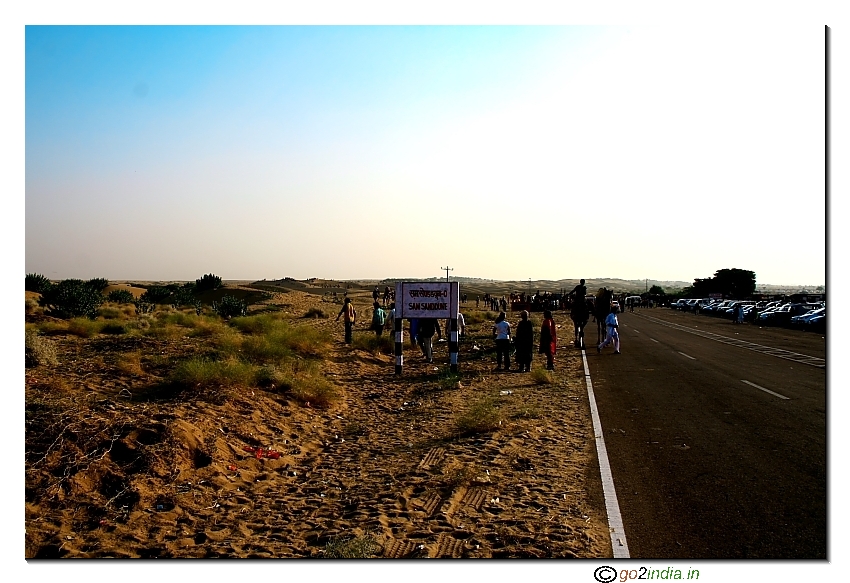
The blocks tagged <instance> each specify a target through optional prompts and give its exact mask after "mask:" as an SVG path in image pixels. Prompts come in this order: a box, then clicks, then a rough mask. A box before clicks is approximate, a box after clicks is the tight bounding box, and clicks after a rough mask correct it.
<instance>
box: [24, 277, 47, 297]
mask: <svg viewBox="0 0 850 583" xmlns="http://www.w3.org/2000/svg"><path fill="white" fill-rule="evenodd" d="M51 285H53V284H51V283H50V280H49V279H47V278H46V277H44V276H43V275H41V274H40V273H28V274H27V276H26V279H25V283H24V289H25V290H26V291H28V292H35V293H38V294H41V293H44V291H45V290H46V289H47V288H49V287H50V286H51Z"/></svg>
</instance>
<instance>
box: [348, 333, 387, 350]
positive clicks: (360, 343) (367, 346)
mask: <svg viewBox="0 0 850 583" xmlns="http://www.w3.org/2000/svg"><path fill="white" fill-rule="evenodd" d="M352 346H354V348H357V349H359V350H363V351H365V352H371V353H372V354H378V353H380V354H393V353H394V352H395V339H394V338H393V336H392V335H391V334H383V335H381V336H375V333H374V332H368V333H366V334H357V335H356V336H354V338H353V339H352Z"/></svg>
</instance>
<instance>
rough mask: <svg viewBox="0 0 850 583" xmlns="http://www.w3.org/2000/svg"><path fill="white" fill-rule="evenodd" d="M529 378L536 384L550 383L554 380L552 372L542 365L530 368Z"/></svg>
mask: <svg viewBox="0 0 850 583" xmlns="http://www.w3.org/2000/svg"><path fill="white" fill-rule="evenodd" d="M531 380H532V381H534V382H535V383H536V384H538V385H551V384H552V383H553V382H555V379H554V378H552V373H551V372H550V371H548V370H546V369H545V368H543V367H535V368H533V369H532V370H531Z"/></svg>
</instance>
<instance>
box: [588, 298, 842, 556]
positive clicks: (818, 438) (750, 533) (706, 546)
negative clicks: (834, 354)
mask: <svg viewBox="0 0 850 583" xmlns="http://www.w3.org/2000/svg"><path fill="white" fill-rule="evenodd" d="M618 317H619V320H620V337H621V352H622V354H620V355H614V354H613V348H612V347H611V346H609V347H607V348H606V349H604V350H603V352H602V354H601V355H598V354H597V353H596V349H595V346H594V345H593V344H592V342H593V341H594V340H596V331H595V329H594V330H590V327H588V331H587V332H586V338H587V340H589V341H590V342H591V344H590V349H589V350H588V351H587V360H588V366H589V368H590V374H591V378H592V380H593V387H594V392H595V393H596V401H597V404H598V407H599V414H600V419H601V422H602V427H603V431H604V433H605V442H606V445H607V449H608V456H609V460H610V463H611V468H612V473H613V477H614V485H615V487H616V490H617V496H618V499H619V503H620V510H621V512H622V515H623V522H624V527H625V531H626V537H627V540H628V545H629V550H630V553H631V556H632V557H633V558H647V559H649V558H691V559H701V558H765V559H767V558H769V559H791V558H794V559H802V558H811V559H815V558H820V559H823V558H826V550H827V496H826V476H827V472H826V369H825V367H824V366H823V364H824V362H823V361H822V360H819V359H825V358H826V354H825V340H824V338H823V336H822V335H820V334H812V333H806V332H802V331H793V330H784V329H777V328H764V329H759V328H758V327H757V326H752V325H748V324H744V325H735V324H733V323H732V322H729V321H725V320H719V319H716V318H712V317H709V316H695V315H693V314H684V313H681V312H674V311H672V310H669V309H662V308H656V309H643V310H637V311H635V312H634V313H629V312H627V313H624V314H619V315H618ZM747 342H748V343H752V345H750V344H745V343H747ZM783 351H791V352H793V353H795V354H797V355H805V356H807V357H811V358H808V359H807V358H805V357H804V356H795V355H793V354H792V355H789V354H787V353H785V352H783ZM788 358H791V359H792V360H788ZM813 364H814V365H817V364H820V365H821V366H813ZM744 381H746V382H744ZM768 391H769V392H768ZM782 397H785V398H782Z"/></svg>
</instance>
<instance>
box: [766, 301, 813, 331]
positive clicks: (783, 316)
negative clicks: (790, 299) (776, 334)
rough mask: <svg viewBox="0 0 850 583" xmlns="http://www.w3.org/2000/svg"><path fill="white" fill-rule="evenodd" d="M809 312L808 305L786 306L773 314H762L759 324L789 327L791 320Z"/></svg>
mask: <svg viewBox="0 0 850 583" xmlns="http://www.w3.org/2000/svg"><path fill="white" fill-rule="evenodd" d="M807 311H808V308H807V307H806V304H785V305H783V306H780V307H779V308H777V309H776V310H774V311H772V312H767V313H765V314H761V315H760V316H759V324H767V325H769V326H788V325H789V324H790V323H791V318H793V317H794V316H799V315H800V314H804V313H806V312H807Z"/></svg>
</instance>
